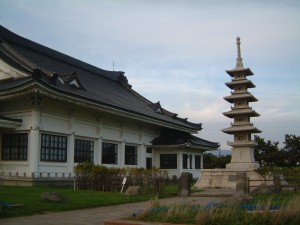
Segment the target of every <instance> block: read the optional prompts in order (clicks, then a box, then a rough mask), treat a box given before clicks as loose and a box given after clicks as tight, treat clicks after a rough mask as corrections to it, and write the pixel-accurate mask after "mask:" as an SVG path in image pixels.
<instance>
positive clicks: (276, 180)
mask: <svg viewBox="0 0 300 225" xmlns="http://www.w3.org/2000/svg"><path fill="white" fill-rule="evenodd" d="M273 180H274V189H275V193H280V191H281V184H280V176H279V175H278V174H276V175H274V178H273Z"/></svg>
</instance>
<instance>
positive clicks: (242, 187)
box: [236, 172, 249, 194]
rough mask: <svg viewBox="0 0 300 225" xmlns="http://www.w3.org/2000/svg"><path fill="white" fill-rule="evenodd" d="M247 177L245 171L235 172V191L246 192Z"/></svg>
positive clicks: (247, 189)
mask: <svg viewBox="0 0 300 225" xmlns="http://www.w3.org/2000/svg"><path fill="white" fill-rule="evenodd" d="M248 186H249V184H248V179H247V174H246V172H237V173H236V192H237V193H241V194H248V193H249V188H248Z"/></svg>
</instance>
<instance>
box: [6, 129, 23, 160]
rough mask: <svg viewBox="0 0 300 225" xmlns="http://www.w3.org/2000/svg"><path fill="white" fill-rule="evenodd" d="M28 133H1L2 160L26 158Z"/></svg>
mask: <svg viewBox="0 0 300 225" xmlns="http://www.w3.org/2000/svg"><path fill="white" fill-rule="evenodd" d="M27 149H28V134H3V135H2V160H27Z"/></svg>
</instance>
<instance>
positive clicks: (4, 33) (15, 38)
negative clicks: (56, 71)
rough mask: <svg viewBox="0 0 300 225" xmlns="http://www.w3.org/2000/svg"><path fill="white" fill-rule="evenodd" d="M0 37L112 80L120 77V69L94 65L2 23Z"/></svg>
mask: <svg viewBox="0 0 300 225" xmlns="http://www.w3.org/2000/svg"><path fill="white" fill-rule="evenodd" d="M0 38H1V39H3V40H5V41H6V42H12V43H14V44H16V45H19V46H21V47H26V48H29V49H31V50H33V51H35V52H39V53H41V54H43V55H46V56H49V57H51V58H54V59H56V60H59V61H62V62H64V63H67V64H70V65H72V66H75V67H77V68H80V69H82V70H86V71H89V72H91V73H94V74H96V75H101V76H102V77H104V78H108V79H110V80H114V81H117V79H118V77H119V71H109V70H104V69H101V68H99V67H96V66H93V65H91V64H89V63H86V62H83V61H81V60H79V59H76V58H74V57H72V56H69V55H66V54H64V53H61V52H59V51H57V50H54V49H51V48H49V47H47V46H45V45H42V44H39V43H37V42H34V41H31V40H29V39H27V38H25V37H22V36H20V35H18V34H16V33H14V32H12V31H10V30H8V29H7V28H5V27H3V26H2V25H0Z"/></svg>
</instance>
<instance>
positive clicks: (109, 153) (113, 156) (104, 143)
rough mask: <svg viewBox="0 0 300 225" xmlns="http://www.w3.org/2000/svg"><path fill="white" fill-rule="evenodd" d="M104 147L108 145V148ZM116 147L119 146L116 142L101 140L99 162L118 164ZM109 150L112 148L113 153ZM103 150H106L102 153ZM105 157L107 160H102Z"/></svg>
mask: <svg viewBox="0 0 300 225" xmlns="http://www.w3.org/2000/svg"><path fill="white" fill-rule="evenodd" d="M109 145H110V147H109ZM113 146H114V149H113ZM105 147H109V148H105ZM118 149H119V146H118V144H116V143H112V142H102V148H101V156H102V157H101V163H102V164H109V165H118ZM109 150H114V153H112V152H109ZM104 151H107V152H106V153H105V154H104ZM112 158H114V161H113V160H112ZM107 159H108V161H104V160H107ZM110 160H111V161H110Z"/></svg>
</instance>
